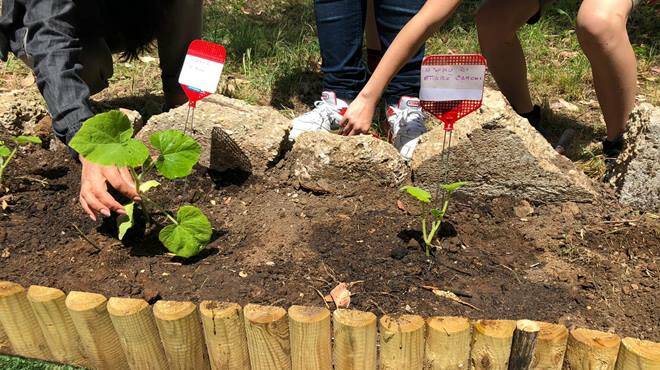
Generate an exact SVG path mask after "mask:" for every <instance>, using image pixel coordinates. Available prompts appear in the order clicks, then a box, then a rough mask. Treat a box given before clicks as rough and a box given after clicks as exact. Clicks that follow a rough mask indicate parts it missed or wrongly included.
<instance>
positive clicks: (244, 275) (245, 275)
mask: <svg viewBox="0 0 660 370" xmlns="http://www.w3.org/2000/svg"><path fill="white" fill-rule="evenodd" d="M238 276H240V277H242V278H246V277H248V274H247V272H245V271H240V272H239V273H238Z"/></svg>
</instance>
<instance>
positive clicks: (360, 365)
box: [332, 309, 376, 370]
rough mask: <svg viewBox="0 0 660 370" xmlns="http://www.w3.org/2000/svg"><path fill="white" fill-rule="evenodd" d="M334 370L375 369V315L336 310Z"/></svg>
mask: <svg viewBox="0 0 660 370" xmlns="http://www.w3.org/2000/svg"><path fill="white" fill-rule="evenodd" d="M332 317H333V323H334V334H335V350H334V359H335V370H357V369H364V370H373V369H375V368H376V315H374V314H373V313H371V312H363V311H355V310H345V309H339V310H336V311H335V312H334V313H333V314H332Z"/></svg>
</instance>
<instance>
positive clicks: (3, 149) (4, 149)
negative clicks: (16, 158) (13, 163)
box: [0, 145, 11, 157]
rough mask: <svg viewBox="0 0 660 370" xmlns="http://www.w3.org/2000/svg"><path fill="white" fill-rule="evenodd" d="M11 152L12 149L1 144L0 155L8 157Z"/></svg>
mask: <svg viewBox="0 0 660 370" xmlns="http://www.w3.org/2000/svg"><path fill="white" fill-rule="evenodd" d="M10 153H11V150H9V148H7V147H6V146H4V145H0V157H7V156H8V155H9V154H10Z"/></svg>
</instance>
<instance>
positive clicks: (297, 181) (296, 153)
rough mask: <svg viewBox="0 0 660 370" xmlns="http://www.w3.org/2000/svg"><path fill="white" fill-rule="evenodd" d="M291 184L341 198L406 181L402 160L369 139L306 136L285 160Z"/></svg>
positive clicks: (382, 143) (321, 134)
mask: <svg viewBox="0 0 660 370" xmlns="http://www.w3.org/2000/svg"><path fill="white" fill-rule="evenodd" d="M287 162H288V165H289V166H290V167H289V169H290V173H291V181H292V182H293V183H294V185H297V186H300V187H302V188H304V189H307V190H311V191H315V192H321V193H333V194H342V195H351V194H354V193H355V192H356V191H358V189H364V188H365V187H366V188H369V187H372V188H376V187H394V186H398V185H400V184H401V183H403V182H404V181H405V180H406V179H408V177H409V168H408V166H407V165H406V163H405V161H404V159H403V157H401V155H400V154H399V152H398V151H397V150H396V149H395V148H394V147H393V146H392V145H390V144H388V143H387V142H385V141H382V140H379V139H376V138H373V137H372V136H367V135H362V136H351V137H346V136H340V135H337V134H334V133H330V132H307V133H304V134H302V135H300V136H299V137H298V138H296V141H295V143H294V144H293V149H292V150H291V152H290V153H289V155H288V156H287Z"/></svg>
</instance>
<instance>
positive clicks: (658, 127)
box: [610, 103, 660, 212]
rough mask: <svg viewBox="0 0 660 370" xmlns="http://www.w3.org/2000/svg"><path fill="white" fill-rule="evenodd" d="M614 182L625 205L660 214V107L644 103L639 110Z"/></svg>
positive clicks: (629, 128) (629, 124)
mask: <svg viewBox="0 0 660 370" xmlns="http://www.w3.org/2000/svg"><path fill="white" fill-rule="evenodd" d="M625 140H626V148H625V150H624V151H623V153H621V155H620V156H619V158H618V160H617V164H616V166H615V168H614V172H613V176H612V177H611V180H610V182H611V183H612V184H613V185H615V186H616V188H617V190H618V192H619V200H620V201H621V203H623V204H626V205H629V206H632V207H635V208H638V209H640V210H644V211H649V212H660V108H659V107H655V106H653V105H651V104H648V103H644V104H641V105H640V106H639V107H637V108H635V110H634V111H633V113H632V115H631V116H630V121H628V131H627V132H626V135H625Z"/></svg>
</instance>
